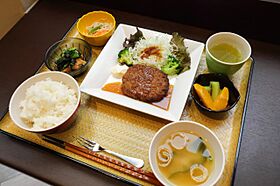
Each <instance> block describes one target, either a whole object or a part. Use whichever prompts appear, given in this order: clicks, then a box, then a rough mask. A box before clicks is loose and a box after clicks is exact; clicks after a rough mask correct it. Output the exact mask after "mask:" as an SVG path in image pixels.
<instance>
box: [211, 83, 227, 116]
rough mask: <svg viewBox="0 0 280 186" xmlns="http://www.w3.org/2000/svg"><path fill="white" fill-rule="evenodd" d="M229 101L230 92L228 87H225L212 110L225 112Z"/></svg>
mask: <svg viewBox="0 0 280 186" xmlns="http://www.w3.org/2000/svg"><path fill="white" fill-rule="evenodd" d="M228 99H229V91H228V88H227V87H224V88H223V90H222V91H221V92H220V94H219V95H218V97H217V98H216V100H215V101H214V102H213V105H212V106H213V107H212V108H211V109H212V110H215V111H218V110H223V109H225V108H226V107H227V105H228Z"/></svg>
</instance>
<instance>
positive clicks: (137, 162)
mask: <svg viewBox="0 0 280 186" xmlns="http://www.w3.org/2000/svg"><path fill="white" fill-rule="evenodd" d="M76 139H77V140H78V143H79V144H80V145H81V146H83V147H85V148H87V149H89V150H91V151H93V152H99V151H104V152H107V153H109V154H111V155H114V156H116V157H118V158H120V159H122V160H124V161H126V162H128V163H130V164H132V165H134V166H135V167H137V168H141V167H143V166H144V161H143V160H141V159H138V158H133V157H129V156H125V155H123V154H119V153H116V152H114V151H111V150H108V149H105V148H103V147H102V146H100V145H99V144H98V143H96V142H95V141H92V140H88V139H86V138H84V137H82V136H80V137H78V138H76Z"/></svg>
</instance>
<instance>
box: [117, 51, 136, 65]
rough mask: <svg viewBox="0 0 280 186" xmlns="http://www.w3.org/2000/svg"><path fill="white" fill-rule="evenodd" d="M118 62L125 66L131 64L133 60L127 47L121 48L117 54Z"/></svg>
mask: <svg viewBox="0 0 280 186" xmlns="http://www.w3.org/2000/svg"><path fill="white" fill-rule="evenodd" d="M118 62H119V63H120V64H126V65H127V66H132V65H133V61H132V59H131V56H130V53H129V51H128V48H124V49H123V50H121V51H120V52H119V54H118Z"/></svg>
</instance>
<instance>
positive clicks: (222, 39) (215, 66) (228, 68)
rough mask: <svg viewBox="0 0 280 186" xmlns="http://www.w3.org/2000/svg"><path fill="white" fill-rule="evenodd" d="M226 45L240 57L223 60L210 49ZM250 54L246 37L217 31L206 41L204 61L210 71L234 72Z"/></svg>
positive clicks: (229, 73)
mask: <svg viewBox="0 0 280 186" xmlns="http://www.w3.org/2000/svg"><path fill="white" fill-rule="evenodd" d="M222 44H225V45H228V46H230V47H232V48H233V49H235V50H237V51H238V53H239V54H240V58H239V59H238V60H237V61H224V60H223V59H218V58H217V57H215V55H213V51H211V49H212V48H213V47H215V46H218V45H222ZM250 56H251V46H250V44H249V43H248V41H247V40H246V39H244V38H243V37H241V36H240V35H237V34H234V33H231V32H219V33H216V34H214V35H212V36H210V37H209V38H208V40H207V42H206V63H207V67H208V69H209V71H210V72H218V73H223V74H228V75H231V74H234V73H235V72H237V71H238V70H239V69H240V68H241V67H242V66H243V65H244V63H245V62H246V61H247V60H248V59H249V58H250Z"/></svg>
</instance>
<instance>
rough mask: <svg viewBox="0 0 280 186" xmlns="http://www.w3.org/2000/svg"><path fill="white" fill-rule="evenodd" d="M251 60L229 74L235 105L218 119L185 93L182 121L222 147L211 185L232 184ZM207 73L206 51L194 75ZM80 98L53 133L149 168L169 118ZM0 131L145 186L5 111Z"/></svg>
mask: <svg viewBox="0 0 280 186" xmlns="http://www.w3.org/2000/svg"><path fill="white" fill-rule="evenodd" d="M65 37H79V38H81V36H80V35H79V33H78V31H77V30H76V26H75V24H74V26H73V27H72V28H71V29H70V30H69V31H68V33H67V34H66V36H65ZM101 50H102V48H100V47H93V58H92V61H91V64H90V66H92V64H93V63H94V61H95V59H96V58H97V56H98V55H99V53H100V51H101ZM253 64H254V61H253V59H250V60H248V61H247V62H246V63H245V65H244V66H243V67H242V68H241V69H240V70H239V71H238V72H237V73H236V74H234V75H233V76H232V77H231V79H232V81H233V83H234V85H235V86H236V88H237V89H238V90H239V92H240V95H241V98H240V100H239V102H238V104H237V105H236V106H235V107H234V108H233V109H232V110H230V111H229V112H228V113H227V114H226V115H223V117H222V118H212V117H209V116H206V115H204V114H202V113H201V112H200V111H199V110H198V109H197V107H196V106H195V104H194V101H193V100H192V99H191V97H190V96H189V98H188V100H187V103H186V106H185V109H184V111H183V113H182V116H181V120H193V121H196V122H199V123H202V124H204V125H205V126H207V127H208V128H210V129H211V130H212V131H213V132H214V133H215V134H216V135H217V136H218V138H219V139H220V141H221V143H222V145H223V147H224V150H225V155H226V164H225V169H224V172H223V175H222V177H221V179H220V180H219V182H218V183H217V184H216V185H221V186H225V185H231V184H232V182H233V180H234V174H235V166H236V163H237V159H238V153H239V146H240V143H241V137H242V129H243V126H244V118H245V114H246V106H247V101H248V96H249V89H250V81H251V76H252V70H253ZM43 71H48V69H47V68H46V66H45V65H42V67H41V68H40V69H39V71H38V73H40V72H43ZM87 72H88V71H87ZM87 72H85V73H84V74H83V75H82V76H79V77H77V78H76V80H77V81H78V83H79V84H80V83H81V82H82V80H83V79H84V77H85V75H86V73H87ZM207 72H208V71H207V67H206V62H205V53H203V55H202V58H201V61H200V64H199V67H198V70H197V75H198V74H201V73H207ZM81 100H82V102H81V107H80V109H79V112H78V118H77V120H76V122H75V124H74V125H73V126H72V127H71V128H70V129H69V130H67V131H65V132H63V133H59V134H54V135H52V136H53V137H56V138H58V139H62V140H64V141H67V142H70V143H74V144H76V145H77V143H76V142H75V140H74V138H73V136H84V137H87V138H90V139H94V140H95V141H97V142H98V143H100V144H102V145H103V146H104V147H107V148H109V149H111V150H113V151H116V152H119V153H122V154H126V155H129V156H133V157H138V158H141V159H143V160H144V161H145V166H144V169H145V170H149V171H151V168H150V165H149V159H148V150H149V145H150V142H151V140H152V138H153V136H154V134H155V133H156V132H157V131H158V130H159V129H160V128H161V127H162V126H164V125H166V124H167V123H169V121H166V120H163V119H159V118H156V117H153V116H150V115H147V114H144V113H140V112H138V111H134V110H131V109H128V108H125V107H122V106H119V105H115V104H113V103H110V102H107V101H104V100H101V99H98V98H94V97H91V96H89V95H86V94H84V93H82V99H81ZM0 131H1V132H2V133H4V134H7V135H9V136H13V137H15V138H17V139H20V140H23V141H26V142H28V143H31V144H33V145H36V146H38V147H39V148H43V149H46V150H50V151H52V152H54V153H55V154H57V155H59V156H62V157H64V158H68V159H71V160H73V161H76V162H78V163H80V164H84V165H86V166H88V167H90V168H93V169H95V170H97V171H100V172H102V173H104V174H106V175H109V176H112V177H115V178H118V179H120V180H123V181H125V182H128V183H131V184H135V185H139V184H140V185H149V184H148V183H146V182H143V181H141V180H138V179H136V178H133V177H130V176H128V175H125V174H123V173H120V172H118V171H116V170H113V169H110V168H108V167H106V166H103V165H101V164H98V163H96V162H93V161H90V160H88V159H86V158H83V157H80V156H78V155H75V154H73V153H71V152H68V151H65V150H64V149H60V148H58V147H56V146H54V145H52V144H49V143H46V142H45V141H43V140H41V138H40V137H39V136H38V135H36V134H33V133H29V132H26V131H24V130H22V129H20V128H18V127H17V126H16V125H15V124H14V123H13V122H12V121H11V118H10V116H9V113H7V114H6V115H5V116H4V117H3V118H2V119H1V121H0Z"/></svg>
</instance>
